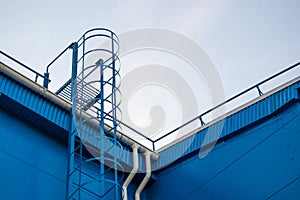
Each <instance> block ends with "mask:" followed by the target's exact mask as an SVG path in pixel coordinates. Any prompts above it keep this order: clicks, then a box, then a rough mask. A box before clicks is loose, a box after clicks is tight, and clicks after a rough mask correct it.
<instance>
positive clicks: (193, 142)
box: [153, 81, 300, 169]
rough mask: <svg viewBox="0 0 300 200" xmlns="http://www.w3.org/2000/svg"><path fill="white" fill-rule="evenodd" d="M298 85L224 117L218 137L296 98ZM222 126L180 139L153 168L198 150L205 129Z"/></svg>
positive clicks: (219, 123)
mask: <svg viewBox="0 0 300 200" xmlns="http://www.w3.org/2000/svg"><path fill="white" fill-rule="evenodd" d="M299 87H300V82H299V81H298V82H296V83H294V84H292V85H290V86H288V87H286V88H284V89H282V90H280V91H278V92H276V93H274V94H272V95H271V96H268V97H266V98H265V99H262V100H261V101H258V102H256V103H254V104H253V105H250V106H248V107H246V108H244V109H242V110H241V111H239V112H237V113H234V114H233V115H231V116H228V117H226V118H225V122H224V126H223V129H222V132H221V135H220V138H222V137H225V136H227V135H229V134H231V133H233V132H235V131H237V130H239V129H241V128H243V127H245V126H247V125H249V124H252V123H254V122H255V121H257V120H260V119H262V118H264V117H266V116H268V115H270V114H272V113H273V112H274V111H276V110H277V109H279V108H280V107H282V106H283V105H284V104H286V103H287V102H289V101H290V100H292V99H295V98H298V91H297V88H299ZM220 127H222V121H220V122H217V123H215V124H212V125H210V126H209V127H207V128H205V129H203V130H200V131H199V132H198V133H197V134H195V135H192V136H190V137H188V138H186V139H184V140H183V141H180V142H178V143H176V144H174V145H173V146H171V147H169V148H167V149H165V150H163V151H162V152H160V158H159V160H158V161H156V162H155V163H154V165H153V168H154V169H159V168H161V167H163V166H166V165H168V164H170V163H172V162H173V161H175V160H176V159H178V158H180V157H182V156H185V155H187V154H189V153H191V152H194V151H196V150H198V149H199V148H200V147H201V146H204V145H206V144H203V142H204V139H205V136H206V134H207V131H208V130H210V131H211V132H210V134H216V133H217V132H218V130H219V128H220ZM207 137H208V138H207V139H208V141H211V142H212V140H211V139H209V138H214V137H213V136H212V135H207Z"/></svg>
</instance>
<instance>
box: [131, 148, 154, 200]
mask: <svg viewBox="0 0 300 200" xmlns="http://www.w3.org/2000/svg"><path fill="white" fill-rule="evenodd" d="M144 155H145V160H146V161H145V162H146V175H145V177H144V179H143V181H142V182H141V184H140V185H139V187H138V188H137V190H136V192H135V200H140V194H141V192H142V191H143V189H144V187H145V186H146V184H147V183H148V181H149V179H150V176H151V154H150V152H149V151H146V152H145V153H144Z"/></svg>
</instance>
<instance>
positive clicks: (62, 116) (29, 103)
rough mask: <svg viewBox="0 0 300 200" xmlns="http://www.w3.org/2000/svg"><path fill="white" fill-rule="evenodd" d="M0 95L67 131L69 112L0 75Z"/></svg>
mask: <svg viewBox="0 0 300 200" xmlns="http://www.w3.org/2000/svg"><path fill="white" fill-rule="evenodd" d="M0 93H3V94H5V95H7V96H8V97H10V98H11V99H14V100H15V101H16V102H18V103H20V104H22V105H23V106H25V107H27V108H29V109H30V110H32V111H33V112H35V113H37V114H39V115H41V116H42V117H44V118H46V119H48V120H50V121H51V122H53V123H55V124H56V125H58V126H60V127H61V128H63V129H65V130H68V127H69V117H70V116H69V111H68V110H65V109H63V108H61V107H59V106H58V105H56V104H54V103H53V102H51V101H50V100H48V99H46V98H45V97H43V96H41V95H39V94H37V93H35V92H33V91H31V90H29V89H27V88H26V87H25V86H23V85H22V84H20V83H18V82H16V81H14V80H12V79H10V78H8V77H7V76H5V75H3V74H1V73H0Z"/></svg>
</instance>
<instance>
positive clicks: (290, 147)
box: [147, 101, 300, 200]
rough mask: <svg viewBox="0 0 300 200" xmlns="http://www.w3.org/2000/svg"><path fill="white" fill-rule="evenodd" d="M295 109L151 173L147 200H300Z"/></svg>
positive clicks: (299, 129)
mask: <svg viewBox="0 0 300 200" xmlns="http://www.w3.org/2000/svg"><path fill="white" fill-rule="evenodd" d="M299 141H300V104H299V101H298V102H297V103H294V104H293V105H291V106H290V107H288V108H287V109H285V110H284V111H281V112H280V113H275V114H274V115H273V116H272V117H271V118H270V119H268V120H267V121H265V122H262V123H260V124H257V125H256V126H254V127H252V128H250V129H247V130H245V131H244V132H242V133H241V134H239V135H237V136H235V137H232V138H229V139H227V140H225V141H223V142H222V143H219V144H218V145H217V146H215V148H214V149H213V150H212V152H210V153H209V154H208V155H207V156H206V157H204V158H199V155H198V152H196V153H195V154H194V155H193V156H189V157H186V158H185V159H183V160H181V161H180V162H177V163H175V164H173V165H172V166H169V167H168V168H166V169H164V170H162V171H160V172H158V173H156V176H157V181H156V182H155V183H154V184H152V186H150V187H149V188H148V189H147V197H148V198H147V199H155V200H157V199H191V200H192V199H268V198H269V199H300V193H299V191H300V157H299V155H300V148H299Z"/></svg>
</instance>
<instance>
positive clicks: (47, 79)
mask: <svg viewBox="0 0 300 200" xmlns="http://www.w3.org/2000/svg"><path fill="white" fill-rule="evenodd" d="M0 54H2V55H4V56H5V57H7V58H9V59H10V60H12V61H14V62H16V63H17V64H19V65H21V66H22V67H24V68H25V69H27V70H29V71H31V72H33V73H35V82H37V79H38V77H42V78H43V79H44V82H45V81H47V82H51V80H50V79H49V77H46V76H44V75H42V74H40V73H38V72H37V71H35V70H33V69H32V68H31V67H28V66H27V65H25V64H23V63H22V62H20V61H18V60H17V59H15V58H13V57H12V56H10V55H8V54H7V53H4V52H3V51H1V50H0Z"/></svg>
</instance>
